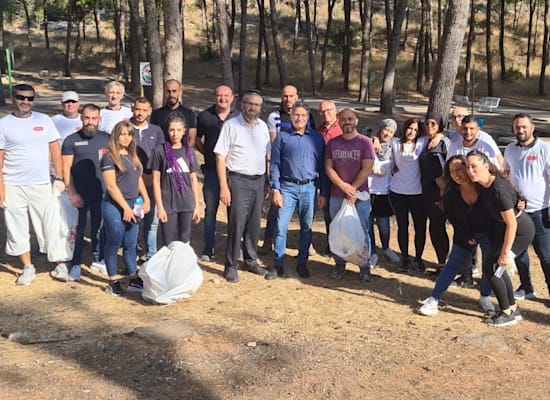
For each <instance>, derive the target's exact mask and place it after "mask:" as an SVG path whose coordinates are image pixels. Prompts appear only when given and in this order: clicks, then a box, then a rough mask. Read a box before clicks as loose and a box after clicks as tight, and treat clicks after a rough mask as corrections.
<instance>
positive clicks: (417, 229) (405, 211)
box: [390, 192, 426, 260]
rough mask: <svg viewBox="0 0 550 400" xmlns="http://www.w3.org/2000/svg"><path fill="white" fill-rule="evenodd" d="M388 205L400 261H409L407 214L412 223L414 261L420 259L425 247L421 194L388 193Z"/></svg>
mask: <svg viewBox="0 0 550 400" xmlns="http://www.w3.org/2000/svg"><path fill="white" fill-rule="evenodd" d="M390 203H391V206H392V208H393V212H394V214H395V219H396V221H397V241H398V243H399V250H401V259H402V260H408V259H409V212H410V213H411V215H412V218H413V223H414V247H415V251H416V259H417V260H420V259H421V258H422V253H424V246H425V245H426V210H425V208H424V202H423V201H422V195H421V194H411V195H409V194H398V193H394V192H390Z"/></svg>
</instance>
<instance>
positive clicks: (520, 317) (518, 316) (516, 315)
mask: <svg viewBox="0 0 550 400" xmlns="http://www.w3.org/2000/svg"><path fill="white" fill-rule="evenodd" d="M512 315H513V316H514V318H515V319H516V321H522V320H523V315H521V311H520V310H519V307H516V309H515V310H514V311H512Z"/></svg>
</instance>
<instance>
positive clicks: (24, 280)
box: [15, 264, 36, 286]
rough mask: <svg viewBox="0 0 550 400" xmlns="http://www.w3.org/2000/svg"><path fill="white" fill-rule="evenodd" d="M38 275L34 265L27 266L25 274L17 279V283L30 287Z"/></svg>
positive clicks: (24, 270)
mask: <svg viewBox="0 0 550 400" xmlns="http://www.w3.org/2000/svg"><path fill="white" fill-rule="evenodd" d="M35 275H36V270H35V269H34V265H32V264H30V265H25V266H24V267H23V273H22V274H21V275H19V276H18V277H17V280H16V281H15V283H16V284H17V285H26V286H28V285H30V284H31V282H32V281H33V280H34V276H35Z"/></svg>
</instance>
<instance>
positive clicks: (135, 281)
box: [128, 276, 143, 292]
mask: <svg viewBox="0 0 550 400" xmlns="http://www.w3.org/2000/svg"><path fill="white" fill-rule="evenodd" d="M128 291H129V292H143V280H142V279H141V278H140V277H139V276H136V277H135V278H132V279H130V282H129V283H128Z"/></svg>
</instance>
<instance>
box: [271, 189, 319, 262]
mask: <svg viewBox="0 0 550 400" xmlns="http://www.w3.org/2000/svg"><path fill="white" fill-rule="evenodd" d="M316 192H317V189H316V188H315V184H314V183H312V182H310V183H307V184H305V185H298V184H296V183H291V182H281V196H282V197H283V206H282V207H281V208H279V210H278V212H277V230H276V233H275V243H274V248H275V266H278V267H282V266H283V263H284V257H285V250H286V234H287V231H288V224H289V223H290V220H291V218H292V214H294V209H295V208H296V206H298V217H299V219H300V240H299V245H298V264H305V263H306V261H307V259H308V257H309V246H310V244H311V238H312V234H313V233H312V230H311V226H312V225H313V215H314V213H315V193H316Z"/></svg>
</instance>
